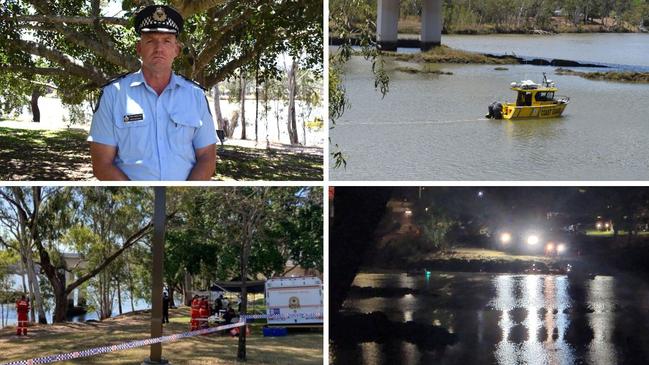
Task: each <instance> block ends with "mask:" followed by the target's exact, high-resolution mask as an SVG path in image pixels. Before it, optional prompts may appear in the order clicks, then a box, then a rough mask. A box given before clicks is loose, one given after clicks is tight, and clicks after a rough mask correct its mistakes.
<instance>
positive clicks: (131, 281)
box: [126, 261, 135, 312]
mask: <svg viewBox="0 0 649 365" xmlns="http://www.w3.org/2000/svg"><path fill="white" fill-rule="evenodd" d="M127 262H128V261H127ZM130 266H131V265H130V264H127V266H126V267H127V270H128V292H129V298H130V301H131V312H134V311H135V304H134V303H133V275H131V268H130Z"/></svg>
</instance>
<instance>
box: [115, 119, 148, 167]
mask: <svg viewBox="0 0 649 365" xmlns="http://www.w3.org/2000/svg"><path fill="white" fill-rule="evenodd" d="M150 127H151V120H150V118H146V117H145V115H144V113H142V112H139V113H126V114H118V113H116V114H115V135H116V137H117V149H118V151H117V153H118V155H119V158H120V159H121V160H122V161H123V162H124V163H127V164H128V163H137V162H138V161H143V160H145V159H147V158H148V157H150V154H151V153H150V152H151V151H152V148H151V146H152V144H153V143H155V139H152V136H151V128H150Z"/></svg>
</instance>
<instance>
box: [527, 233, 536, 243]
mask: <svg viewBox="0 0 649 365" xmlns="http://www.w3.org/2000/svg"><path fill="white" fill-rule="evenodd" d="M537 243H539V236H537V235H534V234H531V235H529V236H527V244H528V245H536V244H537Z"/></svg>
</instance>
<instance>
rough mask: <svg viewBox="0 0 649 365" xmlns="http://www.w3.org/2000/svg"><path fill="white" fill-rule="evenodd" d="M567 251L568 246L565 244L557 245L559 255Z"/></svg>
mask: <svg viewBox="0 0 649 365" xmlns="http://www.w3.org/2000/svg"><path fill="white" fill-rule="evenodd" d="M565 250H566V245H565V244H563V243H560V244H558V245H557V252H558V253H562V252H564V251H565Z"/></svg>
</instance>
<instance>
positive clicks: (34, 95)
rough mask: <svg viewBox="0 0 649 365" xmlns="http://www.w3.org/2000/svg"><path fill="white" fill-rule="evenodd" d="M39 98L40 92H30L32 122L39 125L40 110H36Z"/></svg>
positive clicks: (35, 90)
mask: <svg viewBox="0 0 649 365" xmlns="http://www.w3.org/2000/svg"><path fill="white" fill-rule="evenodd" d="M40 96H41V92H40V91H39V90H38V89H34V90H33V91H32V115H33V119H32V121H33V122H34V123H40V121H41V110H40V109H39V108H38V98H39V97H40Z"/></svg>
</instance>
